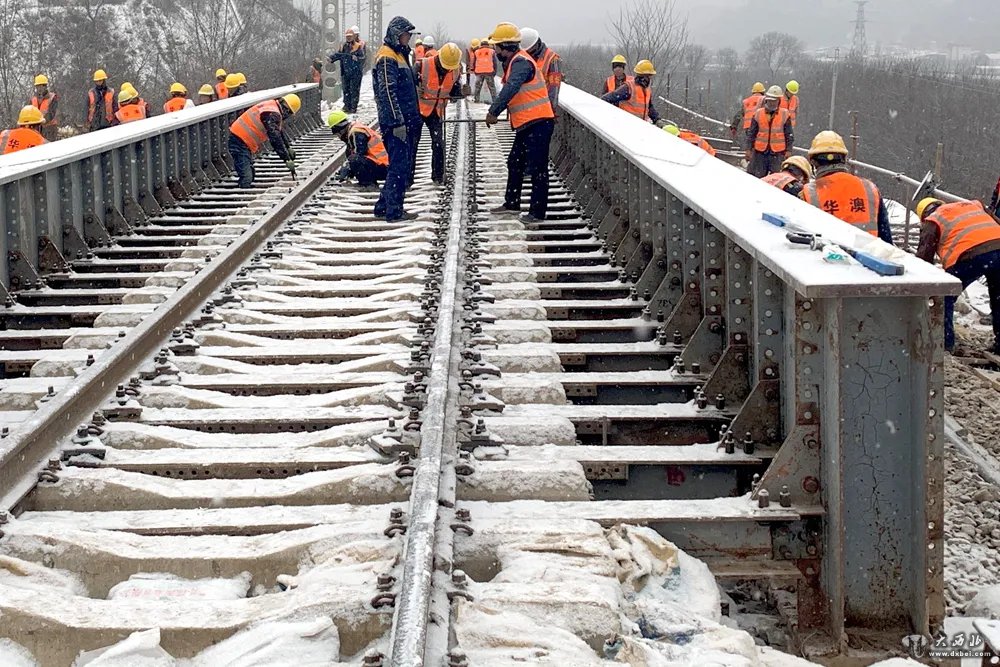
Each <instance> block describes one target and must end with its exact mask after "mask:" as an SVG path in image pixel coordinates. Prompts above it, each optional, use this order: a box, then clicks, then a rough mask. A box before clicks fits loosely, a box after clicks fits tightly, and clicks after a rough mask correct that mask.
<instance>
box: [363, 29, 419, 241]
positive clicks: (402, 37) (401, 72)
mask: <svg viewBox="0 0 1000 667" xmlns="http://www.w3.org/2000/svg"><path fill="white" fill-rule="evenodd" d="M414 30H415V28H414V26H413V24H412V23H410V22H409V21H408V20H407V19H405V18H404V17H402V16H396V17H394V18H393V19H392V20H391V21H389V26H388V28H387V29H386V32H385V39H384V40H383V42H384V43H383V44H382V46H381V48H379V50H378V53H376V54H375V64H374V65H373V66H372V88H373V89H374V91H375V105H376V107H377V108H378V120H379V129H380V130H381V131H382V137H383V138H384V140H385V147H386V151H387V152H388V153H389V172H388V174H387V175H386V178H385V185H383V186H382V194H381V196H380V197H379V199H378V201H377V202H376V203H375V216H376V217H379V218H385V219H386V220H387V221H389V222H396V221H399V220H412V219H414V218H416V217H417V215H416V214H415V213H409V212H407V211H406V210H405V209H404V208H403V202H404V200H405V198H406V189H407V187H408V186H409V185H410V183H412V181H413V170H414V158H415V157H416V145H417V144H416V142H417V136H418V134H419V133H420V131H421V129H422V128H423V119H422V118H421V117H420V109H419V107H418V105H417V87H416V76H415V74H414V72H413V69H412V68H411V67H410V66H409V56H410V38H411V37H412V36H413V31H414Z"/></svg>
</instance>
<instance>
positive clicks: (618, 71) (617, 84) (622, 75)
mask: <svg viewBox="0 0 1000 667" xmlns="http://www.w3.org/2000/svg"><path fill="white" fill-rule="evenodd" d="M627 68H628V61H627V60H626V59H625V56H623V55H622V54H620V53H619V54H618V55H616V56H615V57H614V58H612V59H611V76H609V77H608V78H607V79H605V80H604V88H603V90H601V95H607V94H608V93H613V92H615V91H616V90H618V89H619V88H621V87H622V86H624V85H625V82H626V81H628V80H629V79H631V78H632V77H630V76H628V75H627V74H626V69H627Z"/></svg>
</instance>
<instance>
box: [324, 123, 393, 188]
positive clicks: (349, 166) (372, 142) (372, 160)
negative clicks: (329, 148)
mask: <svg viewBox="0 0 1000 667" xmlns="http://www.w3.org/2000/svg"><path fill="white" fill-rule="evenodd" d="M326 124H327V125H329V126H330V130H331V131H332V132H333V134H334V136H336V137H338V138H339V139H340V140H341V141H343V142H344V143H345V144H347V160H346V161H345V162H344V166H342V167H341V168H340V170H338V171H337V173H336V174H335V175H334V178H335V179H337V180H338V181H341V182H343V181H346V180H348V179H350V178H352V177H353V178H356V179H357V181H358V185H360V186H361V187H363V188H369V187H372V186H374V185H375V184H376V183H377V182H378V181H384V180H385V177H386V174H387V173H388V171H389V153H388V151H386V149H385V143H384V142H383V141H382V135H381V134H379V133H378V132H376V131H375V130H373V129H372V128H370V127H368V126H367V125H362V124H361V123H352V122H351V119H350V118H349V117H348V115H347V112H346V111H331V112H330V115H329V116H327V119H326Z"/></svg>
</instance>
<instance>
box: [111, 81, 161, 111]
mask: <svg viewBox="0 0 1000 667" xmlns="http://www.w3.org/2000/svg"><path fill="white" fill-rule="evenodd" d="M124 90H131V91H132V92H133V93H135V98H136V104H138V105H139V106H140V107H142V111H143V114H144V116H143V117H144V118H152V117H153V116H154V115H156V114H155V113H154V112H153V106H152V105H151V104H150V103H149V102H147V101H146V100H144V99H143V98H142V96H141V95H139V91H138V90H136V88H135V86H133V85H132V84H131V83H130V82H128V81H125V82H124V83H122V87H121V88H120V89H119V91H118V97H119V99H120V98H121V92H122V91H124ZM119 105H120V103H119Z"/></svg>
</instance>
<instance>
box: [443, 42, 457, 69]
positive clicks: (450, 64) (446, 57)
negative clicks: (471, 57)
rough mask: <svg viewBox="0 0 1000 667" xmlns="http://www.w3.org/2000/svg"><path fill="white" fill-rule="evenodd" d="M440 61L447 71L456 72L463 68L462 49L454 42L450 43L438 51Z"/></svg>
mask: <svg viewBox="0 0 1000 667" xmlns="http://www.w3.org/2000/svg"><path fill="white" fill-rule="evenodd" d="M438 60H440V61H441V66H442V67H444V68H445V69H447V70H456V69H458V68H459V67H461V66H462V49H460V48H458V45H457V44H455V43H454V42H448V43H447V44H445V45H444V46H442V47H441V50H440V51H438Z"/></svg>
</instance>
